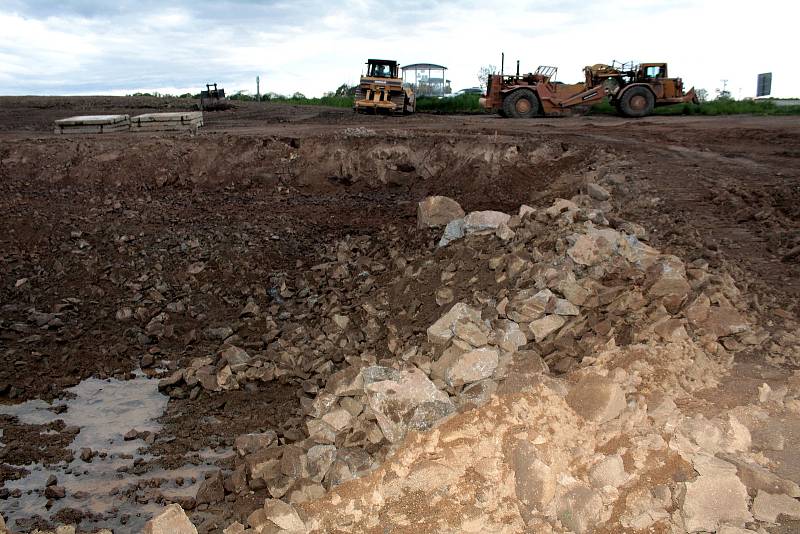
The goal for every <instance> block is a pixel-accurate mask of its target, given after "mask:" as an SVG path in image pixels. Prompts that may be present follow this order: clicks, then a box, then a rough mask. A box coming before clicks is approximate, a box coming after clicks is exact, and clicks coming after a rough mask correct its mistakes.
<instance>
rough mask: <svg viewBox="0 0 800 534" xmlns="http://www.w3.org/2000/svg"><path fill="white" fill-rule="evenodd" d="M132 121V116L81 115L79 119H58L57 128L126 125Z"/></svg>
mask: <svg viewBox="0 0 800 534" xmlns="http://www.w3.org/2000/svg"><path fill="white" fill-rule="evenodd" d="M129 120H130V115H79V116H77V117H67V118H66V119H58V120H57V121H56V125H57V126H89V125H99V124H102V125H106V124H119V123H126V122H128V121H129Z"/></svg>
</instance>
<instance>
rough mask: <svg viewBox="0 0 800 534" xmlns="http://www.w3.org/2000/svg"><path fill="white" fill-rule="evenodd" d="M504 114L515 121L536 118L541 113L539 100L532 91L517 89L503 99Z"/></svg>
mask: <svg viewBox="0 0 800 534" xmlns="http://www.w3.org/2000/svg"><path fill="white" fill-rule="evenodd" d="M503 112H504V113H505V114H506V116H507V117H511V118H514V119H527V118H530V117H534V116H536V115H537V114H538V113H539V99H538V98H537V97H536V93H534V92H533V91H531V90H530V89H517V90H516V91H514V92H513V93H511V94H509V95H508V96H506V97H505V98H504V99H503Z"/></svg>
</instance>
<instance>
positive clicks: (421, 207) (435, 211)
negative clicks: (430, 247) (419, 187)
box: [417, 196, 464, 228]
mask: <svg viewBox="0 0 800 534" xmlns="http://www.w3.org/2000/svg"><path fill="white" fill-rule="evenodd" d="M462 217H464V210H463V209H461V206H460V205H459V204H458V202H456V201H455V200H453V199H452V198H449V197H442V196H432V197H426V198H424V199H423V200H422V201H420V203H419V204H417V228H435V227H438V226H445V225H446V224H447V223H449V222H450V221H452V220H454V219H461V218H462Z"/></svg>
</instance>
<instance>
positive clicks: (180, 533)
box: [142, 504, 197, 534]
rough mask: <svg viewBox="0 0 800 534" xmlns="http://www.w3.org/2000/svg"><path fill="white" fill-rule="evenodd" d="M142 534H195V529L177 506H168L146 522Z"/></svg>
mask: <svg viewBox="0 0 800 534" xmlns="http://www.w3.org/2000/svg"><path fill="white" fill-rule="evenodd" d="M142 532H143V534H197V529H196V528H195V527H194V525H192V522H191V521H189V518H188V517H186V514H185V513H184V511H183V509H182V508H181V507H180V505H178V504H170V505H169V506H167V507H166V508H165V509H164V511H163V512H161V513H160V514H159V515H157V516H156V517H154V518H153V519H151V520H150V521H148V522H147V523H146V524H145V526H144V530H143V531H142Z"/></svg>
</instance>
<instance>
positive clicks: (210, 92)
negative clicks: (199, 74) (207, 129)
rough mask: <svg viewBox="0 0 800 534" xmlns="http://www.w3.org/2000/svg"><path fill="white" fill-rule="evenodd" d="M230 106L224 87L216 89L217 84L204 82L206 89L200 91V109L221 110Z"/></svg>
mask: <svg viewBox="0 0 800 534" xmlns="http://www.w3.org/2000/svg"><path fill="white" fill-rule="evenodd" d="M230 107H231V103H230V101H229V100H228V99H227V98H225V89H222V88H219V89H217V84H216V83H215V84H210V83H207V84H206V90H205V91H200V110H201V111H221V110H224V109H228V108H230Z"/></svg>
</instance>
